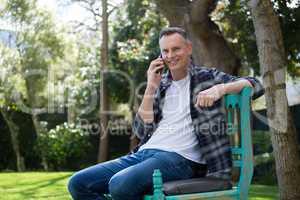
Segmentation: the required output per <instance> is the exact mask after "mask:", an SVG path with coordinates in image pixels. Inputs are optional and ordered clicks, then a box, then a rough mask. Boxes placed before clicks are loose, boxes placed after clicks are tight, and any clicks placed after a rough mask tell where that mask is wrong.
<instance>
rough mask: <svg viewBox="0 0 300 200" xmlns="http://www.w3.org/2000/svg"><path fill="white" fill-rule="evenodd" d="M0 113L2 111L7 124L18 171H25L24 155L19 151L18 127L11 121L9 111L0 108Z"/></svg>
mask: <svg viewBox="0 0 300 200" xmlns="http://www.w3.org/2000/svg"><path fill="white" fill-rule="evenodd" d="M1 113H2V116H3V118H4V120H5V122H6V124H7V126H8V129H9V132H10V137H11V143H12V146H13V150H14V152H15V155H16V159H17V170H18V172H22V171H25V162H24V157H23V156H22V154H21V152H20V144H19V139H18V136H19V134H20V130H19V127H18V125H16V124H15V122H14V121H13V119H12V116H11V115H12V113H11V112H8V111H6V110H3V109H1Z"/></svg>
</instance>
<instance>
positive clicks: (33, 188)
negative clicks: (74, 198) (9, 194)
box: [16, 175, 70, 199]
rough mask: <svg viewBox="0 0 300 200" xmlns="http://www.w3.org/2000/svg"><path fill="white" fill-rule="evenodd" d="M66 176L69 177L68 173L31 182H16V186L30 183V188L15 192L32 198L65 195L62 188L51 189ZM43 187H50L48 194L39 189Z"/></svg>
mask: <svg viewBox="0 0 300 200" xmlns="http://www.w3.org/2000/svg"><path fill="white" fill-rule="evenodd" d="M68 177H70V175H64V176H60V177H56V178H52V179H46V180H42V181H37V182H32V183H24V184H18V185H17V187H20V186H28V185H30V188H28V189H27V188H26V189H20V190H18V191H16V192H17V193H19V194H20V195H21V196H23V197H26V199H27V198H33V197H39V198H49V197H58V196H67V193H66V192H65V191H63V189H60V190H53V188H55V187H59V186H60V184H58V182H59V181H61V180H64V179H66V178H68ZM43 188H50V190H47V193H48V194H45V193H44V192H43V193H41V191H40V190H41V189H43ZM64 188H65V190H66V186H64ZM39 194H41V195H39Z"/></svg>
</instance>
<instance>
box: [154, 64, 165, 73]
mask: <svg viewBox="0 0 300 200" xmlns="http://www.w3.org/2000/svg"><path fill="white" fill-rule="evenodd" d="M162 68H164V65H158V66H156V67H155V68H154V69H153V71H154V72H155V73H157V72H158V71H159V70H160V69H162Z"/></svg>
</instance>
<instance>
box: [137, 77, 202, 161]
mask: <svg viewBox="0 0 300 200" xmlns="http://www.w3.org/2000/svg"><path fill="white" fill-rule="evenodd" d="M162 117H163V118H162V120H161V121H160V122H159V124H158V127H157V129H156V130H155V131H154V133H153V135H152V137H151V138H150V139H149V140H148V141H147V142H146V144H144V145H142V146H141V147H140V149H139V151H140V150H143V149H160V150H164V151H171V152H176V153H178V154H180V155H182V156H183V157H185V158H187V159H189V160H192V161H194V162H198V163H205V162H204V160H203V159H202V158H201V155H200V147H199V143H198V139H197V137H196V135H195V133H194V128H193V125H192V119H191V115H190V76H189V75H187V76H186V77H185V78H184V79H181V80H179V81H172V84H171V85H170V87H169V88H168V89H167V91H166V96H165V102H164V105H163V110H162Z"/></svg>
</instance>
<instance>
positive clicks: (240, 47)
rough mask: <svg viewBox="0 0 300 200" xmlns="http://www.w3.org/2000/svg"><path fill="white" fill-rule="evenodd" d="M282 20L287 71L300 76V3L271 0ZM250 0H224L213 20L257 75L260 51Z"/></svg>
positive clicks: (289, 0)
mask: <svg viewBox="0 0 300 200" xmlns="http://www.w3.org/2000/svg"><path fill="white" fill-rule="evenodd" d="M272 2H273V4H274V8H275V10H276V12H277V15H278V17H279V19H280V22H281V30H282V31H283V38H284V45H285V48H286V52H287V58H288V63H287V66H288V72H289V73H290V75H291V76H293V77H295V76H300V70H299V63H300V57H299V53H300V38H299V37H298V35H297V33H299V32H300V24H299V23H300V6H299V4H298V5H297V6H296V7H291V6H289V4H290V3H291V0H288V1H282V0H274V1H272ZM246 3H247V1H239V0H232V1H228V0H222V1H220V2H219V6H218V9H217V10H216V11H215V13H214V19H215V20H216V21H217V22H218V25H219V26H220V27H221V29H222V31H223V34H224V35H225V37H226V39H227V40H228V41H229V42H230V44H231V45H232V46H233V48H234V49H235V52H236V53H238V54H239V56H240V58H241V60H242V63H243V65H244V66H246V67H251V68H253V69H254V72H255V74H259V73H260V70H259V69H260V68H259V59H258V51H257V47H256V38H255V34H254V26H253V22H252V17H251V14H250V11H249V9H248V7H247V5H246Z"/></svg>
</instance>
